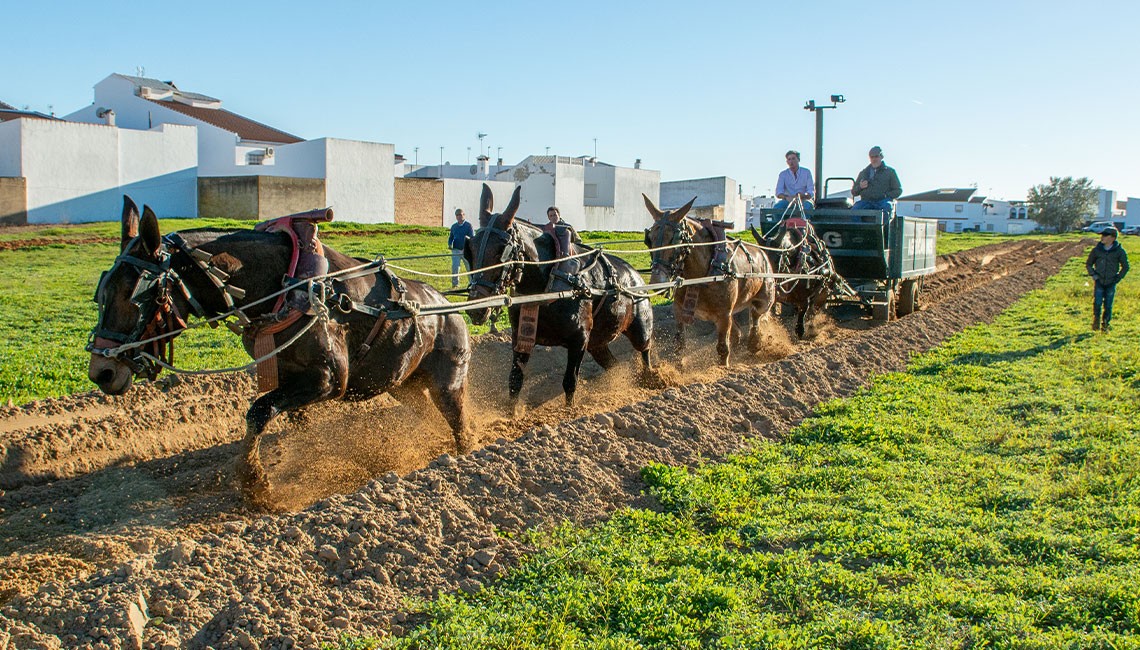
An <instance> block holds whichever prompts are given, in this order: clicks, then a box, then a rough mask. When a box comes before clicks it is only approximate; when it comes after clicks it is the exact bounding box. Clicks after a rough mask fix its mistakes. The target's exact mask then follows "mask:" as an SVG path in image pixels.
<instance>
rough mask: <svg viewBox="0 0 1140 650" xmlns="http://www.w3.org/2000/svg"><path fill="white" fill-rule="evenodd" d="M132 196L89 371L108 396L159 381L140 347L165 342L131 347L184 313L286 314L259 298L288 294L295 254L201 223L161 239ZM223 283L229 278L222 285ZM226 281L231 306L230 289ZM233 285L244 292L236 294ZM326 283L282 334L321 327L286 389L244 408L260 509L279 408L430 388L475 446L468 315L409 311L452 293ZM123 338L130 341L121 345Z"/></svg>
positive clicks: (459, 433)
mask: <svg viewBox="0 0 1140 650" xmlns="http://www.w3.org/2000/svg"><path fill="white" fill-rule="evenodd" d="M123 199H124V200H123V220H122V247H121V253H120V255H119V256H118V257H117V258H116V260H115V263H114V265H113V266H112V267H111V270H110V271H108V272H106V273H105V274H104V275H103V278H102V279H101V281H100V282H99V289H98V291H97V293H96V295H95V301H96V303H97V304H98V307H99V320H98V323H97V324H96V327H95V331H94V332H93V337H92V341H91V343H90V344H89V345H88V350H89V351H90V352H91V361H90V366H89V368H88V376H89V377H90V379H91V381H92V382H94V383H95V384H96V385H98V386H99V389H100V390H102V391H103V392H104V393H107V394H109V395H121V394H123V393H125V392H127V391H128V390H129V389H130V387H131V384H132V382H133V381H134V378H135V377H136V376H144V377H148V378H151V379H153V378H154V377H156V376H157V375H158V371H159V370H160V369H161V368H160V367H159V366H157V365H156V364H155V363H154V362H153V360H152V359H151V358H149V357H147V356H144V354H143V352H144V351H145V352H147V353H149V354H152V355H153V356H156V357H160V358H161V357H163V356H165V355H164V354H163V351H164V350H165V349H166V347H165V346H166V344H165V343H164V344H163V345H160V346H155V347H151V346H150V345H148V346H146V347H145V348H140V347H134V346H133V345H132V344H135V343H137V342H139V341H143V340H147V339H149V338H151V337H153V336H155V335H157V334H164V333H172V334H175V335H176V334H177V332H178V331H180V326H181V324H182V323H184V322H185V321H184V316H189V315H190V314H193V315H195V316H198V317H200V318H209V317H212V316H216V315H218V314H222V313H225V312H227V311H228V310H229V308H230V305H231V304H236V307H237V308H239V309H241V310H242V312H243V313H244V314H245V316H246V317H248V318H249V319H250V320H251V321H252V323H253V326H255V327H256V326H257V325H258V324H259V323H272V322H275V321H276V320H278V319H279V317H282V316H283V313H271V312H273V310H274V309H275V307H274V301H273V300H265V301H262V302H260V304H256V305H254V304H253V303H255V302H257V301H259V300H260V299H261V298H263V297H266V296H269V295H270V294H272V293H274V292H276V291H278V290H279V289H281V286H282V285H281V281H282V280H281V279H282V277H283V276H284V275H285V274H286V272H287V270H288V267H289V260H290V255H291V253H292V245H291V243H290V241H289V239H288V237H287V236H286V235H285V234H282V233H268V232H255V231H252V230H216V229H200V230H188V231H184V232H181V233H175V234H172V235H167V236H165V237H164V236H162V235H161V234H160V233H159V227H158V218H157V217H156V216H155V214H154V212H152V211H151V209H150V208H149V207H146V208H144V210H143V215H142V218H141V221H140V218H139V213H138V209H137V208H136V207H135V204H134V202H132V201H131V200H130V199H129V198H127V197H123ZM324 255H325V257H326V258H327V260H328V264H329V270H330V271H333V272H335V271H338V270H341V269H346V268H351V267H358V266H360V265H361V264H362V262H364V261H363V260H358V259H355V258H351V257H348V256H346V255H342V254H341V253H338V252H337V251H335V250H333V249H331V248H328V247H325V248H324ZM203 260H206V261H203ZM211 276H213V277H212V278H211ZM219 278H224V279H225V280H224V282H223V284H222V285H219V284H218V279H219ZM227 287H229V288H230V289H231V291H229V293H230V294H231V296H233V299H232V301H231V300H230V299H229V298H227V297H226V296H225V295H224V294H225V293H226V288H227ZM234 287H237V288H240V290H239V291H236V292H235V291H232V289H233V288H234ZM320 289H321V291H322V292H323V295H324V297H325V301H324V302H323V303H319V304H317V305H313V307H314V309H313V311H314V312H316V313H319V314H322V315H323V317H318V316H317V315H311V314H305V315H302V316H301V317H300V318H298V319H297V321H296V322H295V323H294V324H292V325H289V326H288V327H286V328H284V329H282V330H281V331H280V332H277V333H275V334H274V335H273V336H274V343H275V345H283V344H284V343H285V342H287V341H288V340H289V339H290V338H292V337H293V336H294V335H296V334H297V333H298V332H299V331H300V330H301V329H302V328H303V327H305V326H307V325H309V324H310V323H312V324H311V326H310V329H309V330H308V331H307V332H305V333H304V334H303V335H301V336H300V338H299V339H297V341H296V342H295V343H294V344H293V345H291V346H289V347H287V348H285V349H283V350H282V351H281V352H280V354H278V355H277V357H276V358H277V365H278V379H279V381H278V386H277V388H274V389H273V390H271V391H269V392H268V393H265V394H264V395H262V396H261V397H259V398H257V399H256V400H255V401H254V402H253V405H252V406H250V408H249V411H248V412H247V413H246V435H245V440H244V442H243V445H242V446H243V449H242V457H241V459H240V461H239V464H238V477H239V479H240V483H241V487H242V490H243V492H244V494H245V496H246V498H247V500H248V501H249V502H251V503H252V504H253V505H255V506H258V507H261V508H267V509H268V508H271V505H272V504H271V501H270V500H269V489H270V485H269V481H268V478H267V477H266V474H265V470H264V468H263V467H262V464H261V460H260V453H259V446H260V440H261V436H262V434H263V433H264V432H265V428H266V425H268V424H269V422H270V421H272V420H273V419H274V418H275V417H277V416H278V415H280V414H281V413H284V412H286V411H292V410H295V409H299V408H302V407H304V406H307V405H309V404H313V403H315V402H320V401H324V400H331V399H346V400H364V399H368V398H370V397H374V396H376V395H379V394H380V393H383V392H387V391H392V392H393V394H394V395H395V396H396V398H397V399H399V398H400V396H401V393H400V391H401V390H402V391H403V392H404V393H406V394H407V395H409V396H410V397H411V398H413V399H414V398H415V397H416V396H417V395H416V393H419V394H420V395H422V390H423V388H424V387H425V386H426V388H427V389H428V392H429V393H430V395H431V397H432V400H433V401H434V402H435V405H436V407H437V408H438V409H439V410H440V412H441V413H442V414H443V416H444V418H445V419H446V420H447V422H448V424H449V425H450V427H451V430H452V434H453V436H454V438H455V444H456V448H457V449H458V450H460V451H465V450H466V449H467V448H468V442H467V440H466V439H465V434H466V418H465V414H464V408H465V395H466V391H467V369H468V362H469V360H470V357H471V344H470V340H469V338H468V334H467V327H466V325H465V324H464V322H463V318H462V317H461V316H460V315H459V314H447V315H439V316H413V315H412V314H411V313H409V312H408V311H407V310H406V309H405V308H404V307H405V306H412V303H413V302H414V303H418V304H420V305H440V304H447V300H446V299H445V298H444V297H443V295H442V294H440V293H439V292H438V291H436V290H435V289H434V288H432V287H430V286H428V285H426V284H423V283H420V282H413V281H405V280H400V279H398V278H396V277H395V276H394V275H390V274H388V273H385V272H381V273H376V274H358V275H356V276H354V277H353V276H349V277H347V278H345V279H333V280H327V281H325V282H324V283H321V284H320ZM238 295H240V297H237V296H238ZM309 295H310V296H313V295H314V294H312V293H310V294H309ZM353 305H363V306H368V307H370V308H372V309H374V310H380V311H381V312H383V314H384V316H383V317H381V318H378V317H377V315H376V313H374V312H373V313H370V312H368V311H366V310H363V309H356V308H352V306H353ZM413 311H414V307H413ZM169 338H170V339H173V336H171V337H169ZM243 343H244V344H245V346H246V350H247V352H249V353H250V354H251V356H252V355H253V347H252V346H253V339H252V338H251V337H248V336H246V337H243ZM124 345H126V346H128V348H127V349H125V350H117V348H118V347H120V346H124ZM155 353H157V354H155Z"/></svg>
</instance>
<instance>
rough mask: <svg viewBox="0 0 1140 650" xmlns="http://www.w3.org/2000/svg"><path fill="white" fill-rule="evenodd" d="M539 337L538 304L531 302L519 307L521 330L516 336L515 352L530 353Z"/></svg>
mask: <svg viewBox="0 0 1140 650" xmlns="http://www.w3.org/2000/svg"><path fill="white" fill-rule="evenodd" d="M537 337H538V305H537V304H534V303H532V304H529V305H523V306H522V307H520V308H519V331H518V334H517V335H516V336H515V352H518V353H520V354H530V351H531V350H533V349H534V341H535V338H537Z"/></svg>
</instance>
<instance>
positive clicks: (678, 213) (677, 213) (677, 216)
mask: <svg viewBox="0 0 1140 650" xmlns="http://www.w3.org/2000/svg"><path fill="white" fill-rule="evenodd" d="M696 202H697V197H695V196H694V197H693V198H691V199H689V202H688V203H686V204H685V205H682V206H681V207H679V208H677V209H676V210H674V211H673V214H671V215H669V218H670V219H672V220H673V221H674V222H675V223H681V219H684V218H685V215H686V214H689V210H692V209H693V204H694V203H696Z"/></svg>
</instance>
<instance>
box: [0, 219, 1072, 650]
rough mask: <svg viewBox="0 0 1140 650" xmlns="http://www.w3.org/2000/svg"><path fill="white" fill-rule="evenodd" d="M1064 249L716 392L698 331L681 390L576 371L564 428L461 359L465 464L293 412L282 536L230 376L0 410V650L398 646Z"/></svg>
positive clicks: (803, 350)
mask: <svg viewBox="0 0 1140 650" xmlns="http://www.w3.org/2000/svg"><path fill="white" fill-rule="evenodd" d="M1082 249H1083V245H1082V244H1079V243H1065V244H1045V243H1041V242H1031V241H1022V242H1016V243H1006V244H996V245H992V246H986V247H982V248H979V249H974V250H972V251H968V252H963V253H959V254H956V255H950V256H945V257H943V258H940V267H939V268H940V270H939V272H938V273H937V274H935V275H934V276H932V277H931V278H929V279H928V282H927V285H926V289H925V299H926V300H925V304H924V308H923V310H922V311H919V312H916V313H914V314H912V315H910V316H907V317H905V318H902V319H900V320H897V321H894V322H891V323H885V324H878V325H875V324H872V323H870V322H869V321H868V320H867V319H866V318H865V317H864V316H862V314H861V313H859V312H858V311H857V310H852V309H847V310H844V309H840V310H838V311H836V312H834V315H833V316H831V317H827V318H824V319H822V320H821V322H820V323H818V324H817V329H818V335H817V337H816V338H815V339H814V340H812V341H809V342H792V341H790V340H789V339H788V337H787V334H786V329H785V327H784V326H783V325H781V324H774V325H773V326H772V327H771V328H770V329H769V331H768V332H767V335H766V338H767V340H766V345H765V349H764V350H763V351H762V352H761V353H760V355H758V356H746V355H744V354H743V353H739V354H738V355H737V357H736V358H737V360H738V363H736V364H735V365H734V366H733V367H732V368H731V369H727V370H726V369H723V368H719V367H715V366H711V365H710V360H711V359H712V358H714V357H715V353H714V352H713V350H712V337H711V336H710V330H709V328H704V329H703V330H702V331H703V335H701V336H699V337H698V340H697V341H696V342H695V343H694V344H692V345H690V347H689V351H688V354H687V356H686V365H685V369H684V372H681V371H679V370H678V369H677V368H676V367H675V363H674V362H675V360H674V359H672V358H671V356H670V354H669V352H668V351H666V352H665V353H664V354H662V363H661V364H660V365H661V366H662V375H663V376H664V378H665V379H666V380H667V382H668V383H669V384H672V385H671V386H670V387H669V388H666V389H664V390H651V389H646V388H639V387H637V386H636V384H635V382H634V381H633V378H632V373H631V371H630V368H629V367H632V365H633V364H632V360H631V357H632V355H631V353H630V351H629V349H628V348H624V349H618V350H615V352H617V353H618V355H619V357H620V358H623V359H626V360H628V361H629V363H628V364H625V366H629V367H622V368H619V369H616V370H614V371H611V372H609V373H604V372H602V371H601V369H600V368H598V367H597V366H596V365H593V363H592V362H588V363H587V364H585V365H584V366H583V377H584V379H585V383H584V386H583V387H581V388H580V390H579V395H578V397H579V404H577V405H576V406H575V408H574V409H572V410H571V409H567V408H566V407H565V406H563V405H562V396H561V387H560V385H561V372H562V366H563V363H564V353H563V352H562V351H561V350H549V351H544V350H541V349H540V350H538V351H537V352H536V354H535V355H534V359H533V360H532V362H531V367H530V368H529V369H528V375H527V386H526V388H524V398H525V403H526V405H527V410H526V412H525V413H524V414H523V415H522V416H520V417H517V418H511V417H508V416H507V415H505V411H506V403H505V392H506V372H507V369H508V364H509V358H510V351H509V343H507V342H505V341H504V340H502V339H498V338H493V337H489V338H485V339H483V340H480V341H479V342H478V344H477V346H476V358H475V362H474V364H473V368H472V373H471V388H470V395H469V403H470V405H471V407H472V410H473V421H474V429H475V431H476V432H478V434H479V435H480V436H481V438H482V444H483V445H484V446H483V447H482V448H481V449H479V450H478V451H476V452H474V453H471V454H468V455H466V456H462V457H458V458H456V457H453V456H452V455H449V453H448V452H450V451H451V449H450V440H451V436H450V434H449V433H448V432H447V430H446V427H445V426H444V424H443V422H442V419H441V418H440V417H439V416H438V414H436V413H435V412H434V410H433V409H431V408H430V407H429V408H420V406H419V405H410V404H405V405H401V404H397V403H395V402H393V401H392V400H391V399H390V398H387V397H381V398H377V399H375V400H372V401H371V402H367V403H364V404H354V405H344V404H330V405H322V406H319V407H316V408H313V409H310V410H309V411H307V412H306V413H305V414H304V415H303V416H299V417H295V418H292V419H291V420H288V421H283V422H281V423H280V425H279V426H278V427H277V429H276V430H275V431H274V433H273V434H272V435H270V436H269V437H268V438H267V440H266V441H265V443H264V445H263V449H264V450H265V451H264V454H265V458H266V461H267V463H266V464H267V466H268V469H269V474H270V477H271V479H272V481H273V483H274V490H275V492H274V495H275V497H276V498H277V500H278V503H279V504H280V505H281V506H282V507H283V508H286V509H288V510H289V511H291V512H290V514H281V515H261V514H260V513H255V512H250V511H248V510H246V509H245V508H244V507H243V505H242V503H241V501H240V500H239V498H238V495H237V493H236V490H235V487H234V485H233V481H234V479H233V461H234V458H235V455H236V451H237V441H238V439H239V438H240V435H241V433H242V432H243V431H244V413H245V409H246V408H247V407H248V404H249V402H250V400H251V398H252V397H253V396H254V394H255V393H254V383H253V380H252V378H251V377H250V376H249V375H245V374H237V375H228V376H224V377H220V378H211V379H194V380H178V379H167V380H166V381H161V382H157V383H154V384H149V385H140V386H136V387H135V389H134V390H132V391H131V392H130V393H129V394H128V395H125V396H123V397H118V398H111V397H106V396H102V395H98V394H95V393H88V394H83V395H76V396H72V397H69V398H64V399H55V400H45V401H42V402H37V403H34V404H31V405H27V406H23V407H19V408H13V407H8V408H6V409H0V650H3V649H4V648H5V647H18V648H38V647H45V648H47V647H57V648H58V647H95V648H122V647H146V648H165V647H170V648H175V647H191V648H204V647H217V648H220V647H270V648H286V647H306V648H307V647H315V646H316V645H318V644H319V643H320V642H321V641H328V640H334V639H335V638H336V637H337V635H338V634H340V633H343V632H364V633H369V634H383V633H399V632H400V631H401V629H402V626H403V625H405V624H406V619H405V615H404V613H403V612H404V610H405V609H406V605H405V603H406V599H408V598H410V597H430V596H431V595H433V594H436V593H439V592H440V591H449V590H455V589H474V588H477V587H478V585H479V584H481V583H482V582H485V581H487V580H490V579H492V578H493V577H494V576H495V575H497V574H498V573H499V572H500V571H502V570H503V569H504V568H507V567H509V566H511V565H512V563H513V562H515V560H516V559H517V558H518V557H519V556H520V554H523V553H526V552H527V550H528V549H527V548H526V546H525V544H524V543H522V542H520V541H518V539H519V538H518V536H515V535H512V534H511V533H515V532H519V531H521V530H524V529H526V528H528V527H535V526H544V525H549V524H553V523H557V522H560V521H563V520H567V519H569V520H572V521H576V522H582V523H588V522H590V521H591V520H594V519H596V518H598V517H603V516H605V515H606V513H608V512H610V511H612V510H613V509H614V508H618V507H621V506H625V505H630V504H633V503H638V502H639V501H640V500H641V499H643V497H642V496H641V489H642V484H641V482H640V480H639V478H638V471H639V469H640V468H641V467H642V466H644V465H645V464H646V463H647V462H651V461H658V462H665V463H672V464H695V463H698V462H702V461H705V460H709V459H716V458H718V457H721V456H723V455H724V454H726V453H730V452H732V451H734V450H737V449H740V448H741V447H742V446H743V445H745V444H749V443H750V441H753V440H756V439H769V440H776V439H778V438H779V437H780V436H781V435H782V434H783V433H784V432H786V431H787V430H788V429H789V428H790V427H792V426H794V425H795V424H796V423H797V422H799V421H800V420H801V419H802V418H803V417H805V416H806V415H807V414H809V413H810V412H811V410H812V408H814V406H815V405H816V404H818V403H819V402H821V401H825V400H829V399H833V398H837V397H843V396H846V395H849V394H851V392H852V391H854V390H855V389H857V388H858V387H859V386H861V385H863V383H865V381H866V380H867V378H868V376H869V375H871V374H874V373H882V372H888V371H893V370H899V369H902V368H903V367H905V364H906V361H907V359H908V358H909V356H910V354H912V353H915V352H921V351H924V350H927V349H929V348H931V347H933V346H935V345H937V344H938V343H939V342H941V341H942V340H943V339H945V338H946V337H947V336H949V335H952V334H954V333H956V332H958V331H960V330H961V329H962V328H964V327H967V326H969V325H971V324H974V323H978V322H982V321H987V320H989V319H991V318H992V317H994V316H995V315H996V314H998V313H999V312H1000V311H1002V310H1003V309H1005V308H1006V307H1007V306H1008V305H1010V304H1011V303H1012V302H1014V301H1015V300H1016V299H1017V298H1018V297H1019V296H1021V295H1022V294H1023V293H1025V292H1026V291H1029V290H1031V289H1034V288H1036V287H1039V286H1040V285H1041V284H1042V283H1043V282H1044V281H1045V279H1046V278H1047V277H1049V276H1050V275H1052V274H1053V273H1055V272H1056V271H1057V270H1058V269H1059V268H1060V266H1061V265H1062V264H1063V263H1064V262H1065V261H1066V260H1067V259H1068V258H1070V257H1071V256H1073V255H1075V254H1077V253H1078V252H1080V251H1081V250H1082ZM661 315H662V316H663V317H662V318H660V319H659V323H658V340H659V341H662V342H664V341H668V340H670V339H671V338H672V331H673V325H672V322H671V320H670V319H669V318H668V317H667V316H664V314H661ZM698 334H700V332H698ZM148 620H149V623H148Z"/></svg>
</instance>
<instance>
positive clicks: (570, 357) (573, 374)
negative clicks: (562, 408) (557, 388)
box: [562, 336, 586, 406]
mask: <svg viewBox="0 0 1140 650" xmlns="http://www.w3.org/2000/svg"><path fill="white" fill-rule="evenodd" d="M585 356H586V337H585V336H584V337H582V340H581V341H579V342H577V343H570V344H568V345H567V346H566V372H565V374H563V375H562V390H563V392H565V393H566V406H573V405H574V393H575V392H576V391H577V390H578V371H579V370H581V369H582V359H583V358H585Z"/></svg>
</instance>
